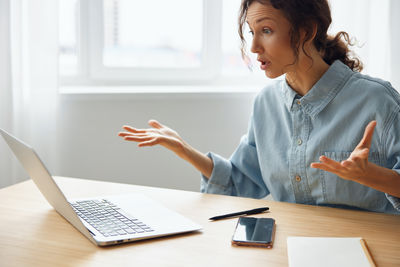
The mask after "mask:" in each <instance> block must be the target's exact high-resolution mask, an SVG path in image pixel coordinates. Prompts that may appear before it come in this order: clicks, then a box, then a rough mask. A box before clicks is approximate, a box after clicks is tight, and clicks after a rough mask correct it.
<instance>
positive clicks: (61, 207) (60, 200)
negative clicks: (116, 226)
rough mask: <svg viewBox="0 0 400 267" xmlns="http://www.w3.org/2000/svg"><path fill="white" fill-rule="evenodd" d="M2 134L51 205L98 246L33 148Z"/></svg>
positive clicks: (3, 132) (6, 134)
mask: <svg viewBox="0 0 400 267" xmlns="http://www.w3.org/2000/svg"><path fill="white" fill-rule="evenodd" d="M0 134H1V135H2V136H3V138H4V140H5V141H6V142H7V144H8V146H9V147H10V148H11V150H12V151H13V152H14V154H15V156H16V157H17V158H18V160H19V161H20V162H21V164H22V166H23V167H24V168H25V170H26V171H27V173H28V174H29V176H30V177H31V179H32V180H33V181H34V182H35V184H36V186H37V187H38V188H39V190H40V192H42V194H43V196H44V197H45V198H46V199H47V201H48V202H49V203H50V205H52V206H53V208H54V209H55V210H56V211H57V212H58V213H60V214H61V215H62V216H63V217H64V218H65V219H66V220H67V221H69V222H70V223H71V224H72V225H73V226H75V227H76V228H77V229H78V230H79V231H80V232H81V233H82V234H84V235H85V236H86V237H87V238H88V239H89V240H90V241H92V242H93V243H94V244H97V242H96V241H95V240H94V238H93V237H92V235H91V234H90V232H89V231H88V229H87V228H86V227H85V226H84V225H83V223H82V222H81V220H80V219H79V217H78V216H77V215H76V213H75V212H74V210H73V209H72V207H71V205H70V204H69V203H68V201H67V199H66V198H65V196H64V194H63V192H62V191H61V190H60V188H59V187H58V185H57V184H56V182H55V181H54V179H53V177H52V176H51V174H50V173H49V171H48V170H47V168H46V166H45V165H44V164H43V162H42V161H41V160H40V158H39V156H38V155H37V154H36V152H35V151H34V150H33V148H31V147H30V146H29V145H27V144H25V143H24V142H22V141H20V140H18V139H17V138H15V137H14V136H12V135H10V134H9V133H7V132H6V131H4V130H2V129H0Z"/></svg>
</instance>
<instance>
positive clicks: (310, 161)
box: [119, 0, 400, 213]
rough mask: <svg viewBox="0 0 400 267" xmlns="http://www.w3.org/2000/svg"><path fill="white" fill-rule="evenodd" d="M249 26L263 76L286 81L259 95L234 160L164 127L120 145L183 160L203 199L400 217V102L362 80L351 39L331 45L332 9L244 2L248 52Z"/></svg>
mask: <svg viewBox="0 0 400 267" xmlns="http://www.w3.org/2000/svg"><path fill="white" fill-rule="evenodd" d="M245 23H247V24H248V26H249V28H250V30H251V33H252V35H253V40H252V46H251V52H253V53H256V54H257V60H258V61H259V62H260V68H261V70H263V71H264V72H265V75H266V76H267V77H268V78H271V79H273V78H276V77H279V76H281V75H283V74H285V80H282V81H276V83H275V84H273V85H270V86H267V87H266V88H264V89H263V90H262V91H261V92H260V93H259V94H258V95H257V97H256V99H255V102H254V107H253V113H252V116H251V120H250V123H249V130H248V133H247V135H245V136H244V137H243V138H242V140H241V142H240V144H239V146H238V148H237V149H236V151H235V152H234V153H233V155H232V156H231V158H230V159H229V160H227V159H224V158H222V157H220V156H218V155H216V154H214V153H208V154H207V155H204V154H202V153H200V152H198V151H197V150H195V149H194V148H192V147H191V146H190V145H189V144H187V143H186V142H185V141H184V140H183V139H182V138H181V137H180V136H179V135H178V134H177V133H176V132H175V131H173V130H172V129H170V128H168V127H166V126H164V125H162V124H160V123H159V122H157V121H155V120H151V121H149V124H150V126H152V127H153V128H152V129H135V128H132V127H130V126H124V129H125V130H126V131H127V132H121V133H119V135H120V136H122V137H124V139H125V140H128V141H135V142H139V144H138V145H139V146H140V147H143V146H154V145H156V144H160V145H162V146H164V147H166V148H167V149H170V150H171V151H173V152H175V153H176V154H177V155H178V156H179V157H181V158H182V159H184V160H186V161H188V162H189V163H191V164H192V165H193V166H194V167H196V168H197V169H198V170H199V171H200V172H201V173H202V175H203V179H202V186H201V191H202V192H208V193H217V194H227V195H238V196H245V197H253V198H262V197H265V196H267V195H268V194H271V195H272V197H273V198H274V199H275V200H277V201H287V202H294V203H304V204H312V205H327V206H334V207H344V208H353V209H362V210H371V211H377V212H386V213H399V211H400V136H399V133H400V96H399V95H398V93H397V92H396V91H395V90H394V89H393V88H392V87H391V85H390V83H388V82H385V81H382V80H379V79H375V78H371V77H369V76H366V75H362V74H360V73H359V71H361V70H362V64H361V62H360V61H359V60H358V59H352V58H350V57H349V54H350V51H349V49H348V46H349V45H350V44H349V37H348V35H347V33H344V32H340V33H338V34H337V35H336V36H335V37H329V36H328V35H327V30H328V27H329V25H330V23H331V15H330V9H329V5H328V2H327V1H326V0H243V1H242V5H241V11H240V16H239V26H240V27H239V35H240V37H241V39H242V42H243V47H242V52H243V51H244V44H245V43H244V38H243V28H244V24H245ZM343 39H344V40H345V41H346V42H344V41H343ZM364 129H365V130H364Z"/></svg>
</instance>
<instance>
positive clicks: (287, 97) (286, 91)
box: [281, 60, 354, 117]
mask: <svg viewBox="0 0 400 267" xmlns="http://www.w3.org/2000/svg"><path fill="white" fill-rule="evenodd" d="M352 74H354V72H353V71H352V70H351V69H350V68H349V67H348V66H346V65H345V64H343V63H342V62H341V61H340V60H336V61H335V62H333V63H332V65H331V66H330V67H329V68H328V70H327V71H326V72H325V73H324V74H323V75H322V77H321V79H319V80H318V81H317V82H316V83H315V84H314V86H313V87H312V88H311V89H310V91H308V93H307V94H306V95H304V96H303V97H301V98H298V97H297V100H296V95H297V96H298V94H297V93H296V92H295V91H294V90H293V89H292V88H291V87H290V85H289V84H288V83H287V81H286V79H285V80H284V81H283V82H282V86H281V89H282V93H283V98H284V102H285V105H286V107H287V108H288V109H289V110H292V107H293V105H294V104H297V102H298V101H300V102H299V103H300V105H301V106H302V107H303V109H304V112H305V113H307V114H308V115H310V116H311V117H315V116H316V115H317V114H318V113H319V112H321V111H322V110H323V109H324V108H325V107H326V105H328V104H329V102H331V101H332V99H333V98H335V96H336V95H337V93H338V92H339V91H340V90H341V89H342V88H343V86H344V84H345V83H346V81H347V80H348V79H349V78H350V76H351V75H352ZM295 100H296V103H295Z"/></svg>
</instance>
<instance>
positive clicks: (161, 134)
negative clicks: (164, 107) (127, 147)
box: [118, 120, 185, 153]
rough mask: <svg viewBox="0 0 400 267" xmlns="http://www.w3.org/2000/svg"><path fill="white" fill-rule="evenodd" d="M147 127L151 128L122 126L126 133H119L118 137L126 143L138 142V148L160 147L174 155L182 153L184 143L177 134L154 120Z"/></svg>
mask: <svg viewBox="0 0 400 267" xmlns="http://www.w3.org/2000/svg"><path fill="white" fill-rule="evenodd" d="M149 125H150V126H151V127H153V128H150V129H135V128H133V127H131V126H128V125H124V126H123V129H125V130H126V131H127V132H120V133H118V136H121V137H123V138H124V139H125V140H127V141H134V142H138V146H139V147H144V146H154V145H162V146H164V147H165V148H167V149H170V150H172V151H173V152H175V153H181V152H182V149H183V145H184V144H185V142H184V141H183V139H182V138H181V137H180V136H179V135H178V133H177V132H175V131H174V130H172V129H170V128H168V127H167V126H165V125H162V124H161V123H159V122H158V121H156V120H150V121H149Z"/></svg>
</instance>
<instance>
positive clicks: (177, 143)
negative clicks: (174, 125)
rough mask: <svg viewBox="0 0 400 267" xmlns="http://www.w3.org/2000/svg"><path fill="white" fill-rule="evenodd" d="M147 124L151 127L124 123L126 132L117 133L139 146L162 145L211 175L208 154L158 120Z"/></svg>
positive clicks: (205, 174)
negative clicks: (188, 142)
mask: <svg viewBox="0 0 400 267" xmlns="http://www.w3.org/2000/svg"><path fill="white" fill-rule="evenodd" d="M149 125H150V126H151V127H153V128H150V129H135V128H133V127H131V126H128V125H124V126H123V128H124V129H125V130H126V132H120V133H118V135H119V136H121V137H123V138H124V139H125V140H127V141H134V142H138V146H139V147H143V146H154V145H162V146H163V147H165V148H167V149H169V150H171V151H173V152H175V153H176V154H177V155H178V156H179V157H181V158H182V159H184V160H186V161H187V162H189V163H190V164H192V165H193V166H194V167H195V168H196V169H197V170H199V171H200V172H201V173H202V174H203V175H204V176H205V177H210V176H211V173H212V170H213V168H214V163H213V161H212V160H211V159H210V158H209V157H208V156H206V155H204V154H203V153H201V152H200V151H198V150H196V149H194V148H193V147H191V146H190V145H189V144H187V143H186V142H185V141H183V139H182V138H181V137H180V136H179V134H178V133H177V132H175V131H174V130H172V129H171V128H169V127H167V126H165V125H162V124H161V123H159V122H158V121H156V120H150V121H149Z"/></svg>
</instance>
